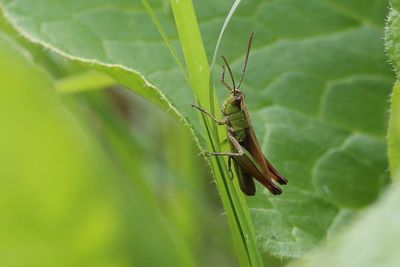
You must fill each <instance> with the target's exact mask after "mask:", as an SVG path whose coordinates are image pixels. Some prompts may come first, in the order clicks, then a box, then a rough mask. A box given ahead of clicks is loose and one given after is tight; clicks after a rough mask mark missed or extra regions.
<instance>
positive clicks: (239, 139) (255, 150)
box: [192, 33, 287, 196]
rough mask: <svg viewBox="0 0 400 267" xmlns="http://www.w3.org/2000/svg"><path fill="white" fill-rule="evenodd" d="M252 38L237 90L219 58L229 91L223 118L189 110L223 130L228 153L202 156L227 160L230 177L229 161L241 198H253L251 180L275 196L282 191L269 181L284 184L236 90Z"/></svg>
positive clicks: (253, 191)
mask: <svg viewBox="0 0 400 267" xmlns="http://www.w3.org/2000/svg"><path fill="white" fill-rule="evenodd" d="M253 34H254V33H251V35H250V39H249V42H248V46H247V53H246V56H245V59H244V64H243V69H242V75H241V77H240V81H239V85H238V86H237V87H236V84H235V79H234V77H233V74H232V70H231V68H230V66H229V64H228V61H227V60H226V58H225V57H224V56H222V59H223V61H224V65H223V66H222V74H221V82H222V84H223V85H224V86H225V87H226V88H227V89H228V90H229V94H228V96H227V97H226V98H225V101H224V103H223V105H222V109H221V112H222V115H223V117H222V119H220V120H218V119H216V118H215V117H214V116H213V115H211V113H209V112H208V111H207V110H205V109H203V108H202V107H199V106H196V105H192V106H193V107H194V108H196V109H198V110H199V111H201V112H203V113H204V114H206V115H207V116H209V117H210V118H211V119H213V120H214V121H215V122H216V123H217V124H218V125H225V126H226V127H227V132H228V133H227V135H228V141H229V144H230V148H231V152H212V153H209V152H207V153H206V156H207V157H209V156H227V157H228V169H229V173H230V174H231V176H232V177H233V173H232V161H233V163H234V168H235V172H236V175H237V176H238V179H239V185H240V189H241V190H242V192H243V193H244V194H246V195H248V196H253V195H255V193H256V186H255V183H254V180H253V177H254V178H255V179H256V180H257V181H259V182H260V183H261V184H262V185H263V186H265V187H266V188H267V189H268V190H269V191H270V192H271V193H272V194H274V195H279V194H281V193H282V189H281V188H279V187H278V186H277V185H275V184H274V183H273V182H272V179H273V180H275V181H276V182H277V183H279V184H281V185H285V184H287V179H286V178H285V177H283V176H282V175H280V174H279V173H278V171H277V170H276V169H275V168H274V167H273V166H272V164H271V163H270V162H269V161H268V160H267V159H266V157H265V156H264V154H263V152H262V150H261V147H260V144H259V143H258V140H257V137H256V135H255V132H254V129H253V127H252V124H251V120H250V116H249V112H248V110H247V106H246V102H245V95H244V93H243V92H242V91H241V90H240V86H241V85H242V81H243V78H244V75H245V73H246V68H247V62H248V59H249V54H250V48H251V43H252V40H253ZM225 66H226V67H227V69H228V71H229V75H230V78H231V80H232V86H233V87H231V86H230V85H229V84H228V83H226V82H225Z"/></svg>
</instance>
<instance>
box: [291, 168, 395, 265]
mask: <svg viewBox="0 0 400 267" xmlns="http://www.w3.org/2000/svg"><path fill="white" fill-rule="evenodd" d="M399 178H400V177H398V175H397V179H399ZM399 203H400V183H396V184H394V185H393V186H392V187H391V188H389V190H387V193H386V194H385V195H384V197H383V198H382V199H380V200H379V202H378V203H376V204H375V205H373V207H371V208H370V209H368V210H367V211H366V212H364V213H363V214H362V216H360V218H358V219H357V221H356V222H355V223H354V224H353V225H352V226H351V227H350V228H349V229H348V230H347V231H345V232H343V233H342V235H341V236H340V237H336V238H335V240H334V241H333V242H331V243H330V244H328V245H327V246H325V247H324V248H323V249H322V250H321V251H320V252H319V253H317V254H316V255H315V256H313V257H312V259H310V260H308V261H306V262H304V263H302V264H293V265H290V266H293V267H294V266H302V267H317V266H324V267H335V266H341V267H361V266H362V267H375V266H380V267H393V266H398V265H399V264H400V255H399V253H398V251H399V249H400V243H399V239H400V229H399V227H398V221H399V214H400V210H399V207H400V206H399Z"/></svg>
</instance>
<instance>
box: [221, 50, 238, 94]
mask: <svg viewBox="0 0 400 267" xmlns="http://www.w3.org/2000/svg"><path fill="white" fill-rule="evenodd" d="M222 59H223V60H224V62H225V65H226V67H227V68H228V71H229V75H230V76H231V79H232V84H233V91H235V90H236V84H235V79H233V74H232V70H231V67H229V64H228V61H227V60H226V58H225V57H224V56H222Z"/></svg>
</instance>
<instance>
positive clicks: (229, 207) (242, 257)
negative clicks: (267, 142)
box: [171, 1, 262, 266]
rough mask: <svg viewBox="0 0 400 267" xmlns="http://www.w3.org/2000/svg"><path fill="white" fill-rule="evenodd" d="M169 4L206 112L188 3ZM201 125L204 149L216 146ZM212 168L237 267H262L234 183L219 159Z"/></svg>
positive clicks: (205, 75) (199, 49) (204, 67)
mask: <svg viewBox="0 0 400 267" xmlns="http://www.w3.org/2000/svg"><path fill="white" fill-rule="evenodd" d="M171 3H172V8H173V12H174V16H175V22H176V26H177V29H178V34H179V38H180V40H181V45H182V49H183V53H184V56H185V59H186V66H187V67H188V73H189V77H190V81H191V85H192V89H193V91H194V94H195V96H196V98H197V99H198V102H199V104H200V105H202V106H203V107H205V108H207V109H210V106H211V105H212V104H214V105H218V101H217V99H216V97H213V98H211V97H210V90H209V85H210V84H209V81H210V68H209V65H208V60H207V56H206V53H205V49H204V46H203V42H202V38H201V34H200V30H199V26H198V23H197V19H196V15H195V12H194V8H193V5H192V2H191V1H171ZM203 122H204V124H203V126H204V128H205V130H206V132H207V133H208V137H209V138H208V140H207V142H208V148H209V149H211V150H214V149H215V148H216V147H219V146H220V145H219V144H220V140H219V138H218V136H219V134H218V131H217V130H216V128H215V127H214V128H213V127H212V125H213V124H211V123H212V122H211V121H210V120H209V119H208V118H204V117H203ZM225 136H226V133H225ZM212 167H213V170H214V174H215V178H216V183H217V187H218V189H219V192H220V194H221V198H222V202H223V204H224V207H225V210H226V213H227V217H228V221H229V224H230V226H231V229H232V234H233V238H234V243H235V246H236V249H237V252H238V257H239V261H240V263H241V265H242V266H262V261H261V257H260V255H259V252H258V250H257V245H256V242H255V238H254V231H253V229H252V227H251V220H250V219H249V216H247V215H248V208H247V204H246V202H245V201H244V198H243V196H242V195H241V193H238V186H237V182H235V184H234V183H232V180H231V179H230V177H229V174H228V170H227V167H226V162H225V161H224V160H223V159H221V158H214V159H212ZM235 181H236V180H235Z"/></svg>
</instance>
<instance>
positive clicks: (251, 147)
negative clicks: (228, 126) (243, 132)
mask: <svg viewBox="0 0 400 267" xmlns="http://www.w3.org/2000/svg"><path fill="white" fill-rule="evenodd" d="M240 106H241V107H240V108H241V110H243V112H244V114H245V116H246V121H247V137H246V139H245V140H244V142H243V147H244V148H246V149H247V150H248V151H249V152H250V154H251V155H252V156H253V157H254V159H255V161H256V162H257V163H258V165H259V166H260V168H261V171H262V173H264V174H265V178H266V179H267V180H268V181H269V182H271V178H272V179H274V180H275V181H276V182H278V183H279V184H282V185H284V184H287V179H286V178H285V177H283V176H282V175H280V174H279V173H278V172H277V171H276V169H275V168H274V167H273V166H272V164H271V163H269V161H268V160H267V159H266V158H265V156H264V153H263V152H262V150H261V147H260V144H259V143H258V140H257V137H256V134H255V132H254V129H253V126H252V124H251V120H250V115H249V112H248V111H247V106H246V103H245V101H244V99H242V101H241V103H240Z"/></svg>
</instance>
